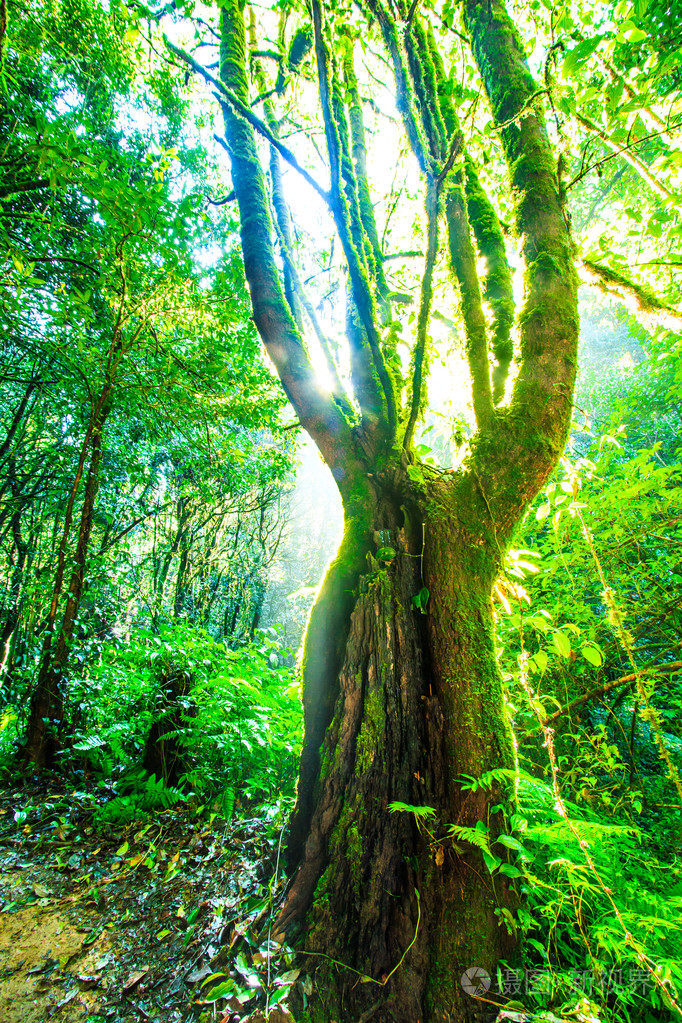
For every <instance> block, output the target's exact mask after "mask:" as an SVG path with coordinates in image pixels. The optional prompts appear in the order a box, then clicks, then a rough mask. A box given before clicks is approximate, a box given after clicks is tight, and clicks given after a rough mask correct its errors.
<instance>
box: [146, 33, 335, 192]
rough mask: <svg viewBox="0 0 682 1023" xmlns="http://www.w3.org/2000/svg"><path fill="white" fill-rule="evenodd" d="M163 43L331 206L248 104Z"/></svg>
mask: <svg viewBox="0 0 682 1023" xmlns="http://www.w3.org/2000/svg"><path fill="white" fill-rule="evenodd" d="M163 41H164V43H165V44H166V47H167V49H168V50H170V52H171V53H172V54H173V55H174V56H175V57H178V58H179V59H180V60H182V61H184V63H185V64H187V65H189V67H191V68H192V70H193V71H195V72H196V73H197V74H198V75H201V77H202V78H203V79H204V80H205V81H207V82H209V83H210V85H212V86H213V87H214V89H217V91H218V93H219V94H220V96H222V97H223V98H224V99H225V100H227V102H228V103H229V104H230V105H231V107H232V109H233V110H235V111H236V112H237V113H238V114H240V115H241V116H242V117H243V118H244V120H245V121H248V122H249V124H250V125H251V127H252V128H254V129H255V130H256V131H257V132H258V133H259V134H260V135H262V136H263V138H265V139H267V140H268V142H269V143H270V145H271V146H274V147H275V149H276V150H277V152H278V153H279V154H280V156H282V157H283V159H285V160H286V162H287V163H288V164H289V165H290V166H291V167H293V168H294V170H295V171H297V173H298V174H300V175H301V177H302V178H303V179H304V181H307V182H308V184H309V185H310V187H311V188H313V189H314V190H315V191H316V192H317V194H318V195H319V196H320V197H321V198H322V199H324V201H325V203H326V204H327V205H328V206H329V205H330V204H331V201H330V197H329V193H328V192H326V191H325V189H324V188H322V186H321V185H320V184H318V182H317V181H315V178H313V177H312V175H310V174H309V173H308V171H307V170H304V168H303V167H301V165H300V163H299V162H298V160H297V159H296V157H295V155H294V154H293V153H292V152H291V150H290V149H289V148H288V147H287V146H285V145H284V143H283V142H280V140H279V139H278V138H275V136H274V135H273V134H272V132H271V131H270V129H269V128H268V127H267V125H265V124H263V122H262V121H261V119H260V117H257V116H256V114H254V112H253V110H251V108H250V106H249V105H248V103H245V102H244V101H243V100H241V99H240V98H239V97H238V96H236V95H235V94H234V92H232V90H231V89H228V88H227V87H226V86H225V85H224V84H223V83H222V82H220V81H219V80H218V79H217V78H214V77H213V75H212V74H211V73H210V72H209V71H207V70H206V68H205V67H203V66H202V65H201V64H199V63H198V62H197V61H196V60H195V59H194V57H192V56H190V54H189V53H186V52H185V51H184V50H181V49H180V48H179V47H178V46H175V45H174V44H173V43H172V42H171V41H170V39H169V38H168V36H166V35H164V37H163Z"/></svg>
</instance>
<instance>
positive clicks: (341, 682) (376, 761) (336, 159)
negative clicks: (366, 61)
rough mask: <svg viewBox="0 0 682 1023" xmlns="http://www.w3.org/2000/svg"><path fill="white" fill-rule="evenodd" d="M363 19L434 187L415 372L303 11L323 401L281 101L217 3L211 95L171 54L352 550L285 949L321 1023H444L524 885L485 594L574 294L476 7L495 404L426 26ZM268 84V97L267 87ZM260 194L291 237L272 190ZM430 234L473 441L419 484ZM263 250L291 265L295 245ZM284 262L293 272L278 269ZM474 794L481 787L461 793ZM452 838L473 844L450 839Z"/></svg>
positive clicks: (521, 93) (402, 14) (484, 324)
mask: <svg viewBox="0 0 682 1023" xmlns="http://www.w3.org/2000/svg"><path fill="white" fill-rule="evenodd" d="M364 6H365V7H366V13H367V15H368V18H369V20H370V21H371V22H372V23H373V26H374V27H375V28H376V29H377V30H378V32H379V33H380V35H381V37H382V38H383V43H384V46H385V50H386V53H387V55H388V58H389V60H390V62H391V63H392V66H393V70H394V78H395V90H396V100H397V107H398V110H399V111H400V114H401V116H402V118H403V122H404V128H405V134H406V137H407V139H408V142H409V145H410V147H411V149H412V151H413V153H414V157H415V159H416V161H417V164H418V167H419V169H420V172H421V174H422V176H423V178H424V185H425V187H424V192H425V222H426V230H425V235H426V236H427V246H426V247H427V252H426V255H425V263H424V271H423V277H422V287H421V299H420V308H419V315H418V317H417V321H416V322H417V331H416V338H415V341H414V344H413V349H412V371H411V373H410V374H409V375H407V374H406V372H405V369H404V367H403V366H402V364H401V361H400V359H399V358H398V356H397V347H396V346H397V340H396V339H397V334H396V329H395V327H396V325H395V322H394V313H393V311H392V300H391V294H390V293H389V292H388V291H387V289H386V284H385V277H384V273H383V269H382V266H381V263H382V258H383V255H384V254H383V253H381V252H379V251H377V239H378V238H379V232H378V231H377V230H376V224H375V223H374V222H373V217H374V212H373V206H372V203H371V201H368V197H371V193H370V192H369V191H368V189H367V180H366V179H367V174H368V168H369V166H370V164H369V162H368V161H367V159H366V153H365V151H364V149H365V145H366V140H365V134H364V131H363V126H362V104H361V102H360V100H359V91H358V88H357V81H356V77H355V70H354V65H353V62H352V59H351V58H352V54H351V53H350V52H349V47H351V46H352V41H353V38H354V36H355V35H356V34H357V29H356V28H354V27H353V26H352V25H350V26H349V25H346V24H343V23H342V22H343V17H342V15H341V14H340V13H339V12H338V10H336V9H334V11H333V12H331V11H327V10H326V9H325V7H324V5H323V3H322V0H311V3H310V11H311V14H312V28H313V40H314V52H315V59H316V64H317V78H318V90H319V104H320V109H321V112H322V119H323V127H324V135H325V140H326V147H327V157H328V163H329V176H330V187H329V190H328V191H325V189H323V188H322V187H321V186H319V185H317V184H316V183H314V182H313V186H314V187H315V189H316V192H317V194H318V196H320V195H321V196H323V197H324V198H325V199H326V201H327V202H328V205H329V210H330V213H331V215H332V217H333V220H334V224H335V227H336V231H337V234H338V237H339V239H340V241H341V245H342V248H343V252H344V256H345V260H346V265H347V271H348V282H349V284H348V288H349V295H348V304H347V317H346V322H347V344H348V348H349V359H348V362H349V365H350V379H349V380H348V381H344V380H343V379H342V376H343V375H342V374H341V373H340V372H339V371H338V367H335V366H334V363H333V358H332V357H331V356H330V351H331V349H330V348H329V347H327V350H326V357H327V359H328V360H329V359H331V365H332V369H335V372H333V373H331V379H332V385H331V387H330V389H329V390H325V389H324V388H321V387H319V386H318V384H317V381H316V378H315V372H314V370H313V367H312V364H311V362H310V359H309V357H308V353H307V350H306V346H305V341H304V338H303V336H302V333H301V316H300V309H298V308H294V307H292V304H291V303H290V301H288V297H287V289H286V288H285V287H284V282H283V275H282V272H281V271H280V269H279V267H278V263H277V260H276V258H275V250H274V246H273V236H274V233H275V232H274V229H273V224H272V222H271V218H270V198H269V195H268V186H267V182H266V179H265V174H264V171H263V167H262V164H261V160H260V155H259V151H258V145H257V141H256V131H258V133H259V134H260V135H261V136H265V138H267V139H268V141H269V143H270V146H271V149H272V150H276V151H277V153H278V154H279V155H280V156H283V157H284V158H285V159H288V160H289V162H290V163H291V162H294V163H295V161H293V157H292V154H291V153H290V152H289V151H288V150H286V147H283V146H282V144H281V141H280V139H279V138H278V134H277V131H276V128H277V124H276V117H275V113H274V105H273V104H274V101H273V104H270V105H269V106H268V109H267V111H266V121H267V123H264V122H262V121H260V120H259V118H258V116H257V114H254V111H253V109H252V107H251V106H250V98H251V94H250V91H249V79H248V75H247V64H248V50H247V40H246V33H245V27H244V14H243V9H242V5H241V4H240V2H239V0H225V2H224V3H223V4H222V5H221V9H220V31H221V48H220V73H219V79H216V78H214V77H213V76H212V75H211V74H210V72H208V71H207V70H206V69H205V68H202V67H201V66H200V65H199V64H198V63H197V62H196V60H195V59H194V58H193V57H191V56H190V55H189V54H186V53H183V52H182V51H181V50H179V49H178V48H177V47H175V46H174V45H173V44H172V43H170V42H169V41H168V40H167V45H168V48H169V50H170V51H171V52H172V53H173V54H174V55H175V56H176V57H178V58H180V59H181V60H182V61H184V63H185V64H187V65H189V66H190V67H191V68H192V69H193V70H194V71H196V72H198V73H200V74H202V75H203V76H204V78H205V79H206V80H207V81H208V82H209V83H210V85H211V88H212V89H213V90H215V91H216V92H217V94H218V95H219V97H220V101H221V105H222V110H223V115H224V123H225V138H226V142H227V146H228V149H229V151H230V158H231V171H232V184H233V188H234V192H235V196H236V198H237V201H238V205H239V213H240V227H241V243H242V250H243V255H244V267H245V273H246V279H247V282H248V285H249V288H250V291H251V298H252V306H253V315H254V321H255V323H256V326H257V328H258V330H259V333H260V335H261V337H262V339H263V342H264V344H265V346H266V349H267V351H268V353H269V354H270V356H271V358H272V361H273V363H274V365H275V367H276V370H277V372H278V374H279V376H280V378H281V380H282V383H283V385H284V388H285V390H286V392H287V395H288V397H289V399H290V401H291V403H292V405H293V407H294V409H295V411H296V414H297V415H298V418H299V421H300V422H301V424H302V426H303V427H304V428H305V429H306V430H307V431H308V432H309V434H310V435H311V437H312V438H313V439H314V441H315V443H316V444H317V446H318V448H319V450H320V452H321V454H322V456H323V457H324V459H325V461H326V462H327V465H328V466H329V468H330V470H331V473H332V475H333V477H334V479H335V481H336V483H337V485H338V488H339V492H340V494H341V499H342V502H343V507H344V520H345V526H344V535H343V539H342V542H341V546H340V548H339V551H338V553H337V556H336V558H335V559H334V560H333V561H332V563H331V565H330V567H329V570H328V572H327V575H326V577H325V580H324V582H323V584H322V586H321V589H320V593H319V596H318V600H317V602H316V604H315V607H314V608H313V611H312V613H311V617H310V622H309V625H308V630H307V633H306V640H305V648H304V660H303V682H304V685H303V705H304V721H305V731H304V742H303V750H302V754H301V763H300V772H299V781H298V798H297V805H296V809H295V811H294V814H293V817H292V820H291V824H290V832H289V840H288V850H287V852H288V861H289V867H290V869H291V871H292V874H293V876H292V882H291V885H290V887H289V890H288V893H287V896H286V899H285V902H284V904H283V906H282V908H281V910H280V914H279V917H278V919H277V921H276V924H275V930H276V931H277V933H278V934H279V935H286V936H287V937H288V938H289V940H293V941H296V943H297V947H298V948H299V949H300V951H301V954H302V955H303V956H306V966H307V968H308V969H309V970H311V971H314V973H315V993H314V995H313V996H312V997H311V999H310V1007H309V1012H310V1017H311V1018H312V1019H314V1020H319V1021H322V1020H324V1021H325V1023H328V1021H329V1020H330V1019H344V1020H356V1019H359V1018H364V1019H368V1018H370V1017H371V1018H372V1019H373V1020H375V1021H381V1020H388V1019H391V1020H394V1021H395V1020H398V1021H401V1023H402V1021H404V1023H407V1021H410V1023H415V1021H417V1020H420V1021H423V1023H426V1021H434V1023H435V1021H438V1023H440V1021H455V1020H456V1021H459V1020H464V1019H465V1018H467V1017H468V1016H469V1015H471V1014H475V1013H476V1012H477V1010H478V1008H479V1007H480V1005H481V1004H482V1003H480V1002H479V1001H476V1000H475V999H472V998H471V997H470V996H469V995H468V994H466V993H465V992H464V991H463V990H462V987H461V984H460V978H461V975H462V973H463V972H464V971H465V970H467V969H469V968H472V967H479V968H482V969H485V970H487V971H488V972H489V973H490V974H491V975H492V974H493V968H494V966H495V964H496V962H498V961H499V960H500V958H502V957H505V956H506V955H507V954H509V953H510V951H511V950H512V949H513V946H514V914H513V909H514V905H515V899H516V896H515V894H514V892H513V891H512V890H511V888H510V882H509V877H510V876H511V874H513V871H509V870H508V871H507V872H505V860H504V852H505V847H504V845H501V844H500V843H497V842H496V839H497V837H498V836H499V835H500V834H502V833H504V832H505V830H507V829H508V828H509V817H510V814H511V812H512V809H513V795H514V775H515V770H516V760H515V750H514V742H513V737H512V733H511V728H510V724H509V720H508V718H507V713H506V709H505V703H504V699H503V693H502V686H501V680H500V677H499V674H498V670H497V664H496V657H495V646H494V630H493V610H492V590H493V586H494V583H495V579H496V577H497V575H498V573H499V572H500V569H501V566H502V560H503V557H504V554H505V551H506V549H507V548H508V546H509V544H510V541H511V538H512V534H513V530H514V528H515V526H516V524H517V523H518V521H519V519H520V517H521V515H522V514H523V512H524V510H525V508H526V507H527V505H528V502H529V501H530V500H531V499H532V498H533V496H534V495H535V494H536V493H537V492H538V490H539V488H540V487H541V486H542V484H543V482H544V481H545V480H546V478H547V476H548V474H549V472H550V471H551V469H552V468H553V466H554V465H555V463H556V461H557V459H558V458H559V456H560V454H561V452H562V449H563V445H564V443H565V440H566V436H567V432H568V427H569V424H570V419H571V398H572V391H573V386H574V380H575V368H576V349H577V332H578V321H577V301H576V278H575V272H574V269H573V263H572V257H571V243H570V237H569V232H568V226H567V220H566V217H565V216H564V211H563V206H562V195H561V189H560V184H559V181H558V179H557V173H556V161H555V159H554V157H553V154H552V151H551V147H550V145H549V141H548V137H547V133H546V130H545V126H544V120H543V115H542V112H541V110H540V109H539V108H538V106H537V100H536V98H535V96H536V91H537V90H536V87H535V83H534V82H533V80H532V77H531V75H530V72H529V71H528V67H527V65H526V63H525V60H524V57H523V48H522V44H521V40H520V38H519V36H518V33H517V32H516V29H515V27H514V25H513V23H512V22H511V20H510V19H509V17H508V15H507V13H506V11H505V8H504V5H503V3H502V2H501V0H467V3H466V4H465V7H464V10H463V14H464V19H465V23H466V30H467V33H468V36H469V39H470V41H471V50H472V54H473V57H474V59H475V61H476V63H477V65H478V69H479V73H480V76H481V80H482V82H483V85H484V87H485V90H486V92H487V96H488V101H489V104H490V108H491V110H492V114H493V117H494V118H495V120H496V122H497V123H498V125H499V130H500V138H501V140H502V143H503V147H504V151H505V157H506V160H507V167H508V174H509V180H508V185H509V189H510V202H511V203H512V204H513V206H514V210H515V228H516V234H517V248H518V251H519V253H520V255H521V257H522V259H523V261H524V264H525V278H524V284H525V290H524V300H523V306H522V308H521V309H520V310H518V311H517V315H516V333H517V335H518V343H517V346H516V356H517V361H518V364H519V365H518V373H517V375H516V379H515V380H514V382H513V385H509V381H508V380H507V375H508V369H509V366H510V362H511V357H512V331H511V326H512V321H513V319H514V312H515V307H514V296H513V293H512V288H511V271H510V268H509V265H508V263H507V256H506V242H505V238H504V235H503V232H502V228H501V226H500V222H499V219H498V216H497V213H496V210H495V206H494V204H493V202H492V201H491V199H490V197H489V196H488V195H487V194H486V192H485V189H484V187H483V185H482V183H481V181H480V180H479V179H478V177H477V174H476V168H475V166H474V164H473V162H472V160H471V158H470V157H469V154H468V152H467V144H466V143H467V140H466V139H465V138H464V135H463V131H462V128H461V127H460V124H459V121H458V119H457V111H456V109H455V107H454V105H453V102H452V98H451V96H450V90H449V88H448V78H447V74H446V71H445V66H444V62H443V60H442V59H441V57H440V55H439V53H438V46H437V43H436V41H435V38H434V33H433V32H432V30H431V28H430V25H429V22H428V15H424V19H423V20H422V15H420V14H419V13H417V8H416V7H415V5H407V4H405V3H403V2H402V0H395V2H394V4H393V5H392V8H391V9H389V8H388V7H385V6H384V3H383V0H365V4H364ZM394 9H395V10H397V16H395V15H394V13H392V10H394ZM254 32H255V29H254ZM257 77H258V80H259V85H260V89H261V91H262V89H263V72H262V69H260V70H259V71H258V73H257ZM344 85H345V90H344V88H343V86H344ZM521 118H522V121H521V123H522V130H521V129H520V128H519V119H521ZM271 173H272V164H271ZM274 177H275V178H276V181H275V184H276V190H277V203H276V204H274V205H275V215H276V217H277V218H280V221H281V217H282V212H281V207H282V203H283V194H282V189H281V185H282V181H281V179H280V178H279V177H278V176H277V175H275V176H274ZM306 180H307V181H308V183H309V184H310V176H309V175H308V177H307V179H306ZM441 228H444V232H443V233H444V234H445V235H446V236H447V243H448V255H449V264H450V270H451V276H452V285H453V288H454V289H455V290H456V292H457V294H458V297H459V300H460V304H461V320H462V323H463V333H464V347H465V350H466V354H467V359H468V364H469V371H470V377H471V382H472V405H473V410H474V414H475V420H476V427H477V432H476V434H475V436H474V437H473V438H472V439H471V441H470V443H469V451H468V455H467V457H466V459H465V460H464V462H463V464H462V466H461V467H460V468H459V469H458V470H457V471H440V470H438V471H436V470H432V469H429V468H428V467H427V466H424V465H420V464H419V460H418V458H417V456H416V454H415V452H414V449H413V436H414V430H415V424H416V422H417V421H418V419H419V417H420V415H421V414H422V412H423V408H424V403H425V397H424V391H425V380H426V369H427V365H428V351H427V340H428V324H429V320H430V315H431V300H432V294H433V279H434V272H435V271H434V268H435V267H436V263H437V256H438V252H439V249H440V247H441V241H440V238H439V230H440V229H441ZM278 233H279V241H280V245H282V244H283V241H282V240H283V239H285V240H286V223H284V222H280V223H278ZM284 244H286V242H284ZM293 260H294V254H293V253H284V264H285V266H289V263H291V264H292V265H293ZM479 265H482V266H484V268H485V270H484V273H483V275H482V277H481V279H480V280H479V273H478V266H479ZM290 270H291V268H290V267H289V271H288V272H290ZM289 290H290V289H289ZM486 305H487V308H486ZM318 328H319V325H318V326H317V327H315V329H316V332H317V331H318ZM318 337H319V335H318ZM321 340H322V341H323V340H324V339H321ZM323 347H324V345H323ZM346 388H348V390H346ZM507 392H509V394H508V395H507ZM505 396H506V404H505ZM427 592H428V600H427V599H426V594H427ZM418 594H419V595H420V597H419V599H418V601H417V602H416V603H415V601H414V599H413V598H415V596H417V595H418ZM491 772H493V773H492V774H491ZM486 775H487V776H488V781H487V783H486V784H475V785H473V786H472V785H470V784H468V779H481V777H482V776H486ZM392 802H398V803H402V804H405V805H407V806H413V807H430V808H432V810H433V811H434V815H435V816H432V817H428V818H425V819H420V818H419V815H418V814H415V813H412V812H410V811H398V812H390V811H389V804H390V803H392ZM450 825H454V826H455V827H456V828H458V829H465V830H464V831H462V830H460V831H459V832H458V833H457V834H454V835H453V832H452V831H451V830H450V828H449V826H450ZM466 829H474V830H473V832H472V831H467V830H466ZM476 829H478V830H476ZM467 836H468V837H469V838H471V839H473V841H467ZM481 836H483V837H481ZM482 845H487V849H486V855H485V856H483V854H482ZM486 857H487V858H486ZM488 867H492V873H491V871H490V870H489V869H488Z"/></svg>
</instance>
